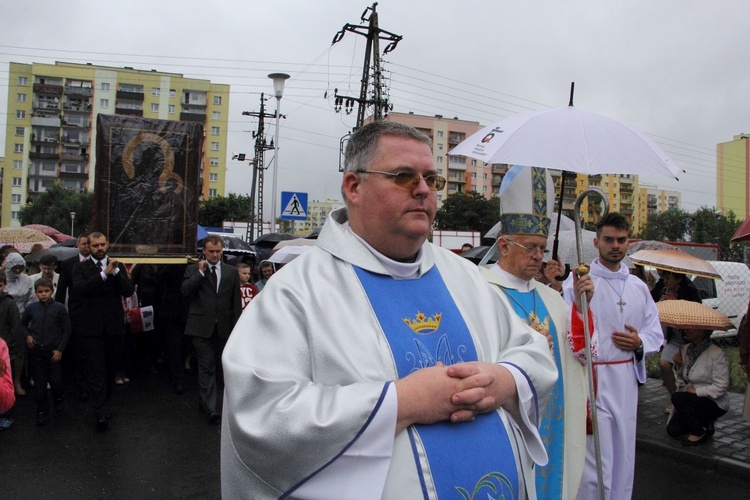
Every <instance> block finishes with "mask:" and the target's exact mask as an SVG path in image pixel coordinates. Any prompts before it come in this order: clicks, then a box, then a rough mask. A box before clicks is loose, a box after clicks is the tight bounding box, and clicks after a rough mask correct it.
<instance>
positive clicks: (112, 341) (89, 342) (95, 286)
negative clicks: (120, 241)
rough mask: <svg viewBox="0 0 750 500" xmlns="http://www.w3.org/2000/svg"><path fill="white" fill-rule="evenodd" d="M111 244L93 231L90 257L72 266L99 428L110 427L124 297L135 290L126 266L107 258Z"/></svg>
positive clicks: (80, 328) (123, 323)
mask: <svg viewBox="0 0 750 500" xmlns="http://www.w3.org/2000/svg"><path fill="white" fill-rule="evenodd" d="M108 247H109V243H108V242H107V237H106V236H104V235H103V234H102V233H98V232H95V233H91V235H90V236H89V248H90V250H91V257H90V258H89V259H87V260H84V261H83V262H78V263H76V264H75V265H74V266H73V291H74V293H75V294H76V295H78V297H79V298H80V301H81V304H80V315H78V317H77V319H78V327H79V332H80V334H81V336H80V340H81V346H82V348H83V351H84V355H85V357H86V378H87V379H88V384H89V390H90V392H91V404H92V406H93V407H94V411H95V412H96V428H97V430H99V431H104V430H106V429H107V420H108V419H109V414H108V413H107V411H106V404H107V399H108V397H109V395H110V394H111V393H112V389H113V388H114V379H115V368H116V366H115V363H116V360H117V355H118V352H119V351H120V350H121V349H122V344H123V338H124V335H125V321H124V315H123V308H122V298H123V297H130V296H131V295H133V292H134V291H135V287H134V286H133V283H132V282H131V281H130V278H128V272H127V270H126V269H125V266H123V265H122V264H120V263H119V262H118V261H117V260H116V259H111V258H109V257H107V249H108Z"/></svg>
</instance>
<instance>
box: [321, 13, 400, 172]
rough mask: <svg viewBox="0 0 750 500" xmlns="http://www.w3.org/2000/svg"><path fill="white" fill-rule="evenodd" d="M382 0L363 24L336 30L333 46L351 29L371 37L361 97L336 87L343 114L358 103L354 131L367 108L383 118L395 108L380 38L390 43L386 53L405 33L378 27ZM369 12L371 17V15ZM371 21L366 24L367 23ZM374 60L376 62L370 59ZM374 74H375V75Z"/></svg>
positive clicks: (375, 117) (337, 107)
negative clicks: (387, 89)
mask: <svg viewBox="0 0 750 500" xmlns="http://www.w3.org/2000/svg"><path fill="white" fill-rule="evenodd" d="M377 6H378V3H377V2H375V3H373V4H372V6H371V7H367V8H366V9H365V11H364V12H363V13H362V16H361V17H360V21H361V23H362V24H360V25H354V24H349V23H347V24H345V25H344V27H343V28H341V31H339V32H338V33H336V35H334V37H333V42H331V45H334V44H336V43H337V42H339V41H341V39H342V38H344V35H345V34H346V32H347V31H349V32H352V33H354V34H356V35H362V36H364V37H366V38H367V46H366V48H365V60H364V64H363V65H362V79H361V80H360V91H359V97H353V96H346V95H340V94H339V89H335V90H334V109H335V110H336V112H337V113H339V112H340V111H341V109H342V107H343V108H344V111H345V112H346V114H351V113H352V111H353V110H354V103H355V102H356V103H357V104H358V108H357V124H356V125H355V127H354V130H357V129H358V128H360V127H361V126H362V125H364V123H365V112H366V111H367V108H370V107H372V111H373V113H372V116H373V120H375V121H380V120H382V119H383V118H384V117H385V115H387V114H388V111H389V110H390V109H391V104H390V103H389V102H388V99H387V98H386V97H384V93H383V88H384V84H383V71H382V68H381V60H380V40H385V41H388V42H390V43H389V44H388V45H387V46H386V47H385V50H383V55H385V54H387V53H389V52H391V51H392V50H393V49H395V48H396V45H398V42H400V41H401V39H402V38H403V37H402V36H401V35H396V34H395V33H391V32H390V31H386V30H384V29H381V28H380V27H379V26H378V13H377V11H376V8H377ZM368 13H369V17H368ZM365 22H367V23H368V24H367V25H366V26H365V25H364V23H365ZM370 60H372V62H371V61H370ZM371 73H372V75H371ZM371 78H372V85H373V89H372V94H370V92H369V90H368V88H369V85H370V79H371ZM347 137H348V135H347V136H344V137H342V138H341V143H340V150H339V171H343V168H342V165H341V156H342V154H343V150H344V144H345V142H346V138H347Z"/></svg>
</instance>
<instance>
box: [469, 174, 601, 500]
mask: <svg viewBox="0 0 750 500" xmlns="http://www.w3.org/2000/svg"><path fill="white" fill-rule="evenodd" d="M546 181H547V179H546V169H543V168H536V167H527V168H525V169H523V170H522V171H521V172H520V173H519V174H518V175H517V176H515V177H514V179H513V180H512V181H511V182H512V187H513V189H507V190H505V194H504V195H503V196H502V197H501V200H500V205H501V211H502V215H501V217H500V220H501V222H502V228H503V234H502V235H501V236H500V237H499V238H498V240H497V248H498V251H499V253H500V259H499V261H498V262H497V264H495V265H493V266H492V267H490V268H481V270H482V272H483V274H484V277H485V278H486V279H487V281H489V282H490V283H491V284H493V285H494V286H495V287H496V289H497V290H498V291H500V293H502V295H503V296H504V297H507V298H508V300H510V304H511V306H512V307H513V309H514V310H515V312H516V314H518V316H520V317H521V319H522V320H523V321H524V322H525V323H527V324H529V325H530V326H532V327H533V328H534V329H535V330H537V331H538V332H539V333H541V334H542V335H544V336H545V337H546V338H547V339H548V340H549V346H550V351H551V353H552V356H553V357H554V360H555V365H556V366H557V370H558V372H559V374H560V376H559V378H558V379H557V383H556V384H555V387H554V389H553V390H552V394H551V397H550V399H549V401H548V403H547V404H546V405H545V406H544V408H543V409H542V412H541V422H540V424H539V432H540V434H541V436H542V440H543V441H544V444H545V447H546V448H547V453H548V455H549V464H547V465H546V466H544V467H539V468H537V469H536V471H535V475H536V491H537V494H538V495H539V498H551V499H552V498H554V499H559V498H575V496H576V493H577V492H578V485H579V484H580V481H581V474H582V472H583V464H584V459H585V457H586V404H587V398H586V395H587V393H588V381H587V378H586V365H585V363H586V357H585V339H584V331H583V330H584V328H583V318H582V316H581V315H580V313H579V312H578V311H579V310H580V305H579V302H580V293H581V292H586V294H587V298H588V300H591V297H592V296H593V290H594V286H593V282H592V280H591V277H590V276H587V275H584V276H583V277H581V278H580V279H578V280H576V289H577V294H576V297H577V298H578V300H577V303H576V305H575V306H574V308H573V311H572V314H571V308H570V307H568V305H567V304H566V303H565V301H564V300H563V298H562V297H561V296H560V294H559V292H557V291H555V290H553V289H552V288H549V287H547V286H545V285H542V284H541V283H539V282H538V281H537V280H536V279H534V277H535V276H536V275H537V274H538V273H539V272H540V269H541V267H542V258H543V257H544V255H545V254H546V253H547V249H546V248H547V236H548V233H549V225H550V219H549V217H548V216H547V192H546V184H547V182H546ZM501 189H502V188H501ZM559 267H560V265H559V263H558V262H557V261H556V260H551V261H550V262H549V263H548V264H547V269H546V271H547V274H548V276H550V277H551V278H552V279H554V276H556V275H558V274H559ZM589 324H590V326H591V328H590V332H591V333H592V334H593V332H594V326H593V321H592V320H591V317H589ZM592 344H595V339H593V340H592Z"/></svg>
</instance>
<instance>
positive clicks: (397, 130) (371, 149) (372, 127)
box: [344, 121, 432, 175]
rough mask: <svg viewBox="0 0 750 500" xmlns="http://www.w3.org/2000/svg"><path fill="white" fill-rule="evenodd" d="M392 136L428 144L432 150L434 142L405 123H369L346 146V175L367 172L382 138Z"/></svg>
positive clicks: (355, 133)
mask: <svg viewBox="0 0 750 500" xmlns="http://www.w3.org/2000/svg"><path fill="white" fill-rule="evenodd" d="M383 135H391V136H395V137H406V138H409V139H414V140H417V141H419V142H423V143H425V144H427V146H428V147H429V148H430V149H432V140H431V139H430V138H429V137H428V136H427V135H426V134H425V133H424V132H420V131H419V130H417V129H415V128H414V127H411V126H409V125H404V124H403V123H398V122H390V121H376V122H372V123H368V124H367V125H365V126H364V127H362V128H360V129H359V130H357V131H356V132H354V133H353V134H352V136H351V137H350V138H349V142H348V143H347V144H346V153H345V154H344V157H345V159H344V174H345V175H346V173H347V172H355V171H357V170H366V169H367V168H368V167H369V166H370V162H372V159H373V157H374V156H375V155H376V154H377V152H378V144H379V140H380V137H381V136H383Z"/></svg>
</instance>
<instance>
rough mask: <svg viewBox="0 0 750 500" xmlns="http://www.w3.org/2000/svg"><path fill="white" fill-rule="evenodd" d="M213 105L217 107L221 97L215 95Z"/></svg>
mask: <svg viewBox="0 0 750 500" xmlns="http://www.w3.org/2000/svg"><path fill="white" fill-rule="evenodd" d="M214 104H215V105H217V106H218V105H220V104H221V96H220V95H215V96H214Z"/></svg>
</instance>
